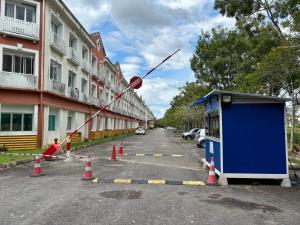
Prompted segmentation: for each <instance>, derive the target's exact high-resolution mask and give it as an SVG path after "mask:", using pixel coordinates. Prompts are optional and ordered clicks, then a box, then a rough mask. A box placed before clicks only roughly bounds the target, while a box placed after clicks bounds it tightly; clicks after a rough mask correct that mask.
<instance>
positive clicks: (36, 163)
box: [31, 154, 45, 177]
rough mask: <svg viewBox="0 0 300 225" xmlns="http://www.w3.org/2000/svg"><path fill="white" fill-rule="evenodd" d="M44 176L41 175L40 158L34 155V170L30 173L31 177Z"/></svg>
mask: <svg viewBox="0 0 300 225" xmlns="http://www.w3.org/2000/svg"><path fill="white" fill-rule="evenodd" d="M43 175H45V174H43V173H42V168H41V158H40V155H39V154H36V156H35V160H34V168H33V172H32V175H31V176H32V177H40V176H43Z"/></svg>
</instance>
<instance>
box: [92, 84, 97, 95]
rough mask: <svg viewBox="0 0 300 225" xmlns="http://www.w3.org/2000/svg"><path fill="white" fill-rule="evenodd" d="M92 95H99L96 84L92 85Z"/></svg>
mask: <svg viewBox="0 0 300 225" xmlns="http://www.w3.org/2000/svg"><path fill="white" fill-rule="evenodd" d="M92 96H93V97H97V93H96V85H94V84H93V85H92Z"/></svg>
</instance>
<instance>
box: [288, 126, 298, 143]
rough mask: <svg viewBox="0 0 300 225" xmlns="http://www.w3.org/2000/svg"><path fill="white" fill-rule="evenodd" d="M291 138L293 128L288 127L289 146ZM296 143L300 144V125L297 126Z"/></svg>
mask: <svg viewBox="0 0 300 225" xmlns="http://www.w3.org/2000/svg"><path fill="white" fill-rule="evenodd" d="M290 138H291V129H290V128H288V129H287V140H288V144H289V146H290ZM295 144H296V145H298V146H300V128H299V127H297V128H295Z"/></svg>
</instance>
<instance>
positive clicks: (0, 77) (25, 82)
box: [0, 71, 37, 89]
mask: <svg viewBox="0 0 300 225" xmlns="http://www.w3.org/2000/svg"><path fill="white" fill-rule="evenodd" d="M0 86H4V87H18V88H29V89H36V88H37V76H35V75H31V74H23V73H14V72H5V71H0Z"/></svg>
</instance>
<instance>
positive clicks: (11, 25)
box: [0, 15, 40, 40]
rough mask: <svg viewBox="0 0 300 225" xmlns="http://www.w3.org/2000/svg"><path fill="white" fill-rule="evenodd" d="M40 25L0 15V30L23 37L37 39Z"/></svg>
mask: <svg viewBox="0 0 300 225" xmlns="http://www.w3.org/2000/svg"><path fill="white" fill-rule="evenodd" d="M39 31H40V25H39V24H38V23H31V22H27V21H26V20H19V19H16V18H11V17H7V16H4V15H2V16H1V17H0V32H2V33H7V34H10V35H17V36H22V37H24V38H28V39H32V40H39Z"/></svg>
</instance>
